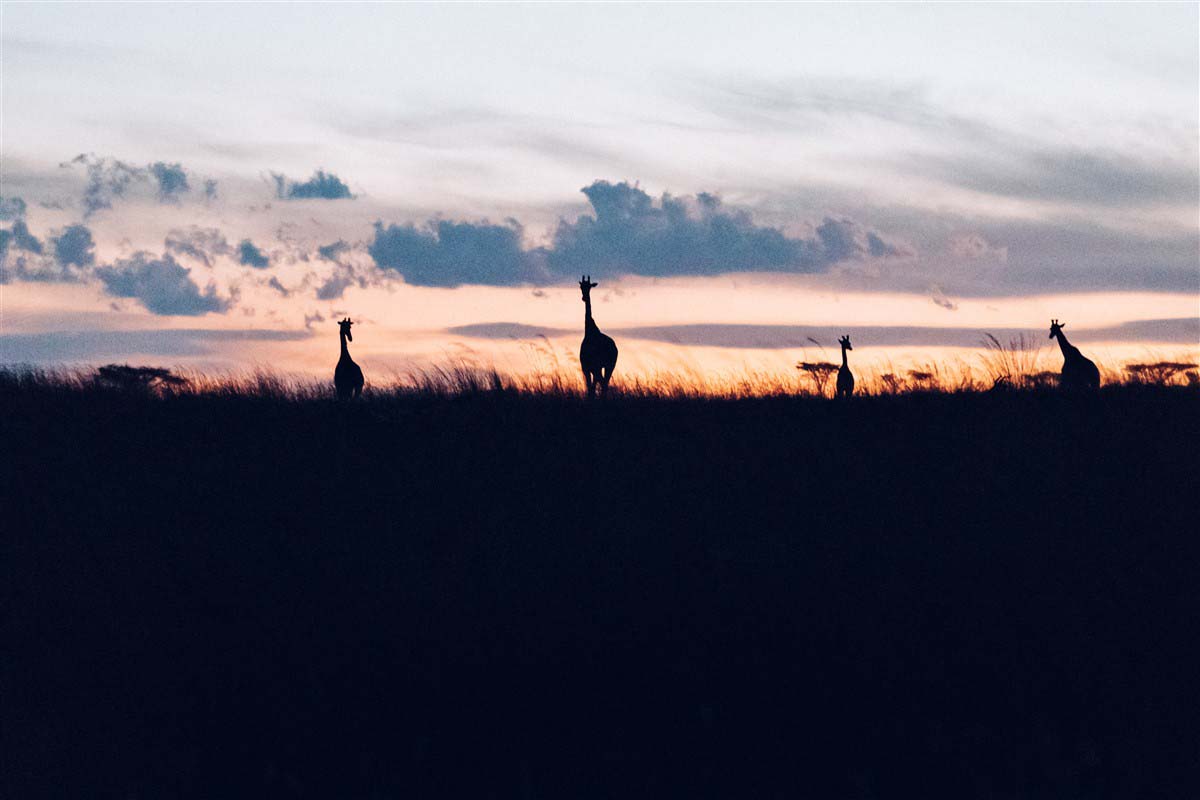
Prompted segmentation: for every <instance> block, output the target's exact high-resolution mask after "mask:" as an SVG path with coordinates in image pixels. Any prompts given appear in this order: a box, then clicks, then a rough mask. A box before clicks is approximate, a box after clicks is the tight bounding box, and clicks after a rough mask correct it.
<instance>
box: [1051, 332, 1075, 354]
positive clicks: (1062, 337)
mask: <svg viewBox="0 0 1200 800" xmlns="http://www.w3.org/2000/svg"><path fill="white" fill-rule="evenodd" d="M1054 338H1055V339H1058V348H1059V349H1060V350H1062V354H1063V358H1070V357H1071V353H1072V352H1073V351H1074V350H1075V348H1074V347H1073V346H1072V345H1071V343H1070V342H1068V341H1067V335H1066V334H1065V333H1063V332H1062V331H1061V330H1060V331H1059V332H1058V333H1056V334H1054Z"/></svg>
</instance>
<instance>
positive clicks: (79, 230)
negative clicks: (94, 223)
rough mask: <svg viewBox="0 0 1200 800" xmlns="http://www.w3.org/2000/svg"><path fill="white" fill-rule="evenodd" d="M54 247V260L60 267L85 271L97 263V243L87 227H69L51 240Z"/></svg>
mask: <svg viewBox="0 0 1200 800" xmlns="http://www.w3.org/2000/svg"><path fill="white" fill-rule="evenodd" d="M50 242H51V244H53V245H54V260H55V262H56V263H57V264H58V265H59V266H60V267H64V268H65V267H76V268H79V269H84V268H86V267H90V266H92V264H94V263H96V252H95V248H96V243H95V242H94V241H93V240H92V232H91V231H90V230H88V228H87V226H85V225H68V226H67V227H66V228H63V230H62V232H61V233H59V234H58V235H57V236H53V237H51V239H50Z"/></svg>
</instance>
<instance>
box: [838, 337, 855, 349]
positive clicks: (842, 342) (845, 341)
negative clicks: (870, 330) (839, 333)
mask: <svg viewBox="0 0 1200 800" xmlns="http://www.w3.org/2000/svg"><path fill="white" fill-rule="evenodd" d="M838 344H840V345H841V346H842V347H844V348H846V349H847V350H853V349H854V345H852V344H850V337H849V336H843V337H842V338H840V339H838Z"/></svg>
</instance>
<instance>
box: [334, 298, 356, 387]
mask: <svg viewBox="0 0 1200 800" xmlns="http://www.w3.org/2000/svg"><path fill="white" fill-rule="evenodd" d="M353 324H354V323H353V322H351V321H350V318H349V317H346V318H345V319H344V320H342V321H341V322H339V323H338V336H339V337H340V338H341V340H342V357H341V358H340V359H338V363H337V367H336V368H335V369H334V370H333V386H334V388H335V389H336V390H337V396H338V399H339V400H349V399H350V398H352V397H358V396H359V395H361V394H362V389H363V372H362V369H361V368H360V367H359V366H358V364H355V363H354V359H352V358H351V357H350V349H349V348H348V347H346V342H348V341H350V342H352V341H354V335H353V334H351V333H350V326H351V325H353Z"/></svg>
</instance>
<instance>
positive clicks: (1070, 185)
mask: <svg viewBox="0 0 1200 800" xmlns="http://www.w3.org/2000/svg"><path fill="white" fill-rule="evenodd" d="M898 166H901V168H902V169H905V170H906V171H908V172H911V173H917V174H920V175H923V176H933V177H936V178H937V179H938V180H940V181H943V182H944V183H948V184H951V185H953V186H959V187H962V188H964V189H970V190H972V191H976V192H982V193H985V194H990V195H995V196H997V197H1008V198H1017V199H1023V200H1035V201H1048V202H1062V203H1071V204H1079V205H1084V206H1099V207H1105V208H1128V207H1132V206H1142V205H1148V204H1151V205H1153V204H1163V205H1179V206H1195V204H1196V185H1197V181H1200V173H1197V170H1196V164H1195V163H1194V161H1192V162H1153V161H1148V160H1143V159H1140V158H1135V157H1131V156H1126V155H1122V154H1119V153H1112V152H1105V151H1086V150H1078V149H1061V148H1060V149H1053V148H1038V147H1033V146H1029V145H1017V146H1013V147H1010V148H1008V149H1007V150H999V151H992V152H988V153H975V152H972V153H964V154H961V155H950V156H908V157H906V158H905V159H904V161H903V162H900V163H899V164H898Z"/></svg>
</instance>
